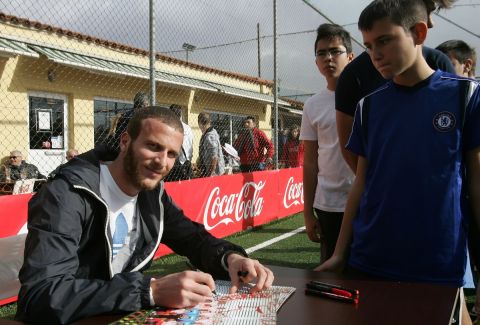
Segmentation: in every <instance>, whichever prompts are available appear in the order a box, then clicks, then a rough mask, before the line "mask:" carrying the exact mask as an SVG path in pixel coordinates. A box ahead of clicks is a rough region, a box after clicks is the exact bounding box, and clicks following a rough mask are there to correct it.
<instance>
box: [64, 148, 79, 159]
mask: <svg viewBox="0 0 480 325" xmlns="http://www.w3.org/2000/svg"><path fill="white" fill-rule="evenodd" d="M76 156H78V150H77V149H68V150H67V154H66V155H65V158H66V159H67V161H69V160H71V159H73V158H75V157H76Z"/></svg>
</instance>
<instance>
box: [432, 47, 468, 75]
mask: <svg viewBox="0 0 480 325" xmlns="http://www.w3.org/2000/svg"><path fill="white" fill-rule="evenodd" d="M436 49H437V50H439V51H442V52H443V53H445V54H447V55H452V56H453V57H454V58H455V59H457V60H458V62H460V63H462V64H463V63H465V61H466V60H467V59H470V60H472V71H471V74H472V75H475V66H476V65H477V53H476V51H475V49H474V48H473V47H471V46H470V45H468V44H467V43H465V42H464V41H462V40H458V39H452V40H449V41H445V42H443V43H442V44H440V45H439V46H437V47H436Z"/></svg>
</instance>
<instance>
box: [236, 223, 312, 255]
mask: <svg viewBox="0 0 480 325" xmlns="http://www.w3.org/2000/svg"><path fill="white" fill-rule="evenodd" d="M304 230H305V226H303V227H300V228H298V229H295V230H292V231H290V232H287V233H286V234H283V235H281V236H278V237H275V238H272V239H269V240H267V241H264V242H263V243H260V244H258V245H255V246H253V247H250V248H247V249H246V250H245V251H246V252H247V254H250V253H253V252H255V251H256V250H259V249H262V248H265V247H267V246H270V245H272V244H275V243H276V242H279V241H281V240H284V239H286V238H288V237H292V236H293V235H296V234H298V233H299V232H302V231H304Z"/></svg>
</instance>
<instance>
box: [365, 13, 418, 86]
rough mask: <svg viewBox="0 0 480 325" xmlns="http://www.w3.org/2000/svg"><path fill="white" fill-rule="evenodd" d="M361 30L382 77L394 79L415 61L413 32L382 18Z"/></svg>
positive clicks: (415, 47) (416, 49) (368, 50)
mask: <svg viewBox="0 0 480 325" xmlns="http://www.w3.org/2000/svg"><path fill="white" fill-rule="evenodd" d="M361 32H362V35H363V43H364V44H365V47H366V48H367V52H368V54H369V55H370V58H371V60H372V62H373V65H374V66H375V68H376V69H377V70H378V72H380V74H381V75H382V77H383V78H385V79H394V78H395V77H397V76H399V75H401V74H402V73H404V72H405V71H406V70H407V69H409V68H410V67H412V66H413V64H414V63H415V60H416V58H417V55H418V54H419V51H418V47H417V46H416V42H415V40H414V34H413V33H411V32H410V31H405V30H404V29H403V27H402V26H399V25H396V24H393V23H392V22H391V21H390V20H389V19H388V18H384V19H381V20H379V21H377V22H375V23H374V24H373V27H372V29H371V30H362V31H361ZM420 54H421V53H420Z"/></svg>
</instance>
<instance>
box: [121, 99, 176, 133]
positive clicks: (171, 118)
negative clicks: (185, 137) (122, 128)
mask: <svg viewBox="0 0 480 325" xmlns="http://www.w3.org/2000/svg"><path fill="white" fill-rule="evenodd" d="M147 118H153V119H157V120H160V121H161V122H162V123H165V124H167V125H168V126H170V127H172V128H174V129H175V130H177V131H178V132H180V133H182V134H183V125H182V122H181V121H180V119H179V118H178V116H177V115H175V113H174V112H172V111H171V110H169V109H166V108H163V107H159V106H148V107H144V108H139V109H138V110H136V111H135V113H134V114H133V116H132V118H131V119H130V121H129V122H128V126H127V132H128V134H129V135H130V138H132V140H135V139H136V138H137V137H138V135H139V134H140V131H141V130H142V121H143V120H145V119H147Z"/></svg>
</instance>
